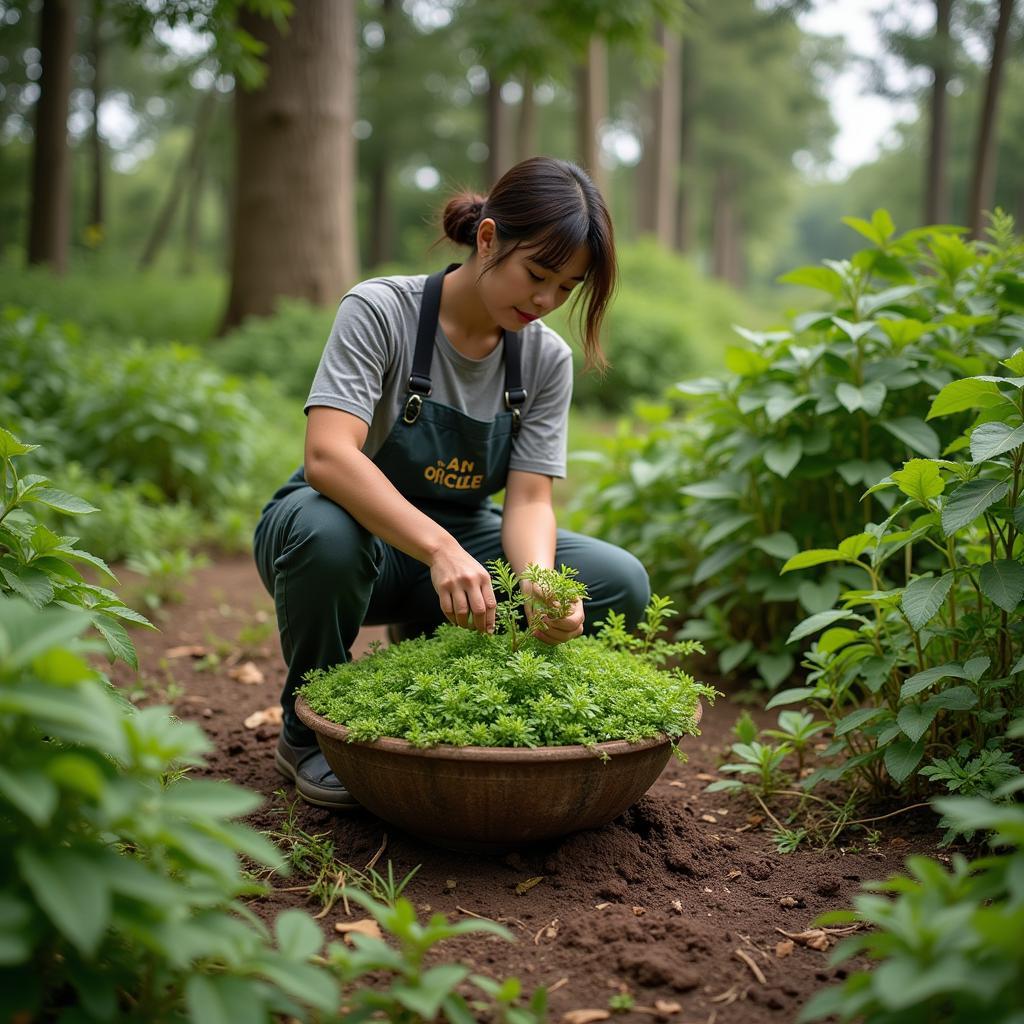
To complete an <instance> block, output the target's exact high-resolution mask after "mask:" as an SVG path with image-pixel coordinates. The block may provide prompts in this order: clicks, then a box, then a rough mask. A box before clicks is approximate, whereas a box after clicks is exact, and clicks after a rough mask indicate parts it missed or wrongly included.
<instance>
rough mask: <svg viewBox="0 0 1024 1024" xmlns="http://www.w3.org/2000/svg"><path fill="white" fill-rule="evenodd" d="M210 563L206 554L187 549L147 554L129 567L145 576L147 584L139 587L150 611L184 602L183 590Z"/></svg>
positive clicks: (139, 556) (133, 560) (143, 553)
mask: <svg viewBox="0 0 1024 1024" xmlns="http://www.w3.org/2000/svg"><path fill="white" fill-rule="evenodd" d="M209 564H210V560H209V559H208V558H207V557H206V555H203V554H198V555H196V554H193V553H192V552H191V551H189V550H187V549H186V548H175V549H174V550H173V551H163V552H156V551H144V552H142V554H140V555H137V556H135V557H134V558H131V559H129V560H128V568H129V569H131V570H132V571H133V572H137V573H139V575H140V576H144V577H145V579H146V582H145V583H144V584H142V585H141V586H140V588H139V597H140V599H141V600H142V601H143V602H144V603H145V604H146V606H147V607H148V608H150V609H153V610H155V609H157V608H159V607H161V606H162V605H164V604H178V603H180V602H181V601H182V600H184V597H185V595H184V592H183V591H182V589H181V587H182V585H183V584H184V582H185V581H186V580H187V579H188V578H189V577H190V576H191V575H192V573H194V572H195V571H196V570H197V569H202V568H204V567H205V566H207V565H209Z"/></svg>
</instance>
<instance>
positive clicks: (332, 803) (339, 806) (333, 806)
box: [274, 750, 360, 811]
mask: <svg viewBox="0 0 1024 1024" xmlns="http://www.w3.org/2000/svg"><path fill="white" fill-rule="evenodd" d="M274 765H275V767H276V768H277V772H278V774H279V775H283V776H284V777H285V778H286V779H289V780H290V781H291V782H293V783H294V784H295V792H296V793H298V794H299V796H300V797H301V798H302V799H303V800H304V801H305V802H306V803H307V804H312V805H313V806H314V807H324V808H326V809H327V810H329V811H354V810H355V809H356V808H358V807H359V806H360V804H359V802H358V801H357V800H355V799H354V798H353V797H352V796H349V798H348V800H339V799H338V798H337V795H336V794H337V790H331V789H326V788H324V787H322V786H316V785H312V784H310V783H308V782H307V783H302V784H301V785H300V783H299V778H298V774H297V773H296V771H295V768H294V767H293V766H292V765H291V764H289V763H288V761H287V760H285V758H284V757H282V756H281V751H280V750H278V751H275V752H274Z"/></svg>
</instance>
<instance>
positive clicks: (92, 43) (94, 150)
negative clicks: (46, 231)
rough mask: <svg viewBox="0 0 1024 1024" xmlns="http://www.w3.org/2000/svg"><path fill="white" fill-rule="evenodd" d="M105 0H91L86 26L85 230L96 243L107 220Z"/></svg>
mask: <svg viewBox="0 0 1024 1024" xmlns="http://www.w3.org/2000/svg"><path fill="white" fill-rule="evenodd" d="M103 7H104V0H93V4H92V18H91V21H90V26H89V37H90V38H89V52H90V60H91V62H92V83H91V86H92V87H91V90H90V91H91V92H92V124H91V125H90V126H89V163H90V165H91V167H92V180H91V183H90V184H91V185H92V192H91V196H90V201H89V216H88V229H87V230H88V231H89V233H90V235H91V236H92V237H93V238H94V239H95V242H96V244H99V242H100V241H101V240H102V238H103V226H104V222H105V220H106V201H105V195H104V193H105V181H104V178H105V174H104V164H105V163H106V160H105V158H104V153H103V137H102V136H101V135H100V106H101V105H102V103H103V90H104V89H105V88H106V82H105V76H106V55H105V54H104V47H105V44H106V40H105V39H104V32H103Z"/></svg>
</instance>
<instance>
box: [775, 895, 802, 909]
mask: <svg viewBox="0 0 1024 1024" xmlns="http://www.w3.org/2000/svg"><path fill="white" fill-rule="evenodd" d="M801 903H803V900H801V899H798V898H797V897H796V896H780V897H779V906H780V907H789V908H792V907H799V906H800V904H801Z"/></svg>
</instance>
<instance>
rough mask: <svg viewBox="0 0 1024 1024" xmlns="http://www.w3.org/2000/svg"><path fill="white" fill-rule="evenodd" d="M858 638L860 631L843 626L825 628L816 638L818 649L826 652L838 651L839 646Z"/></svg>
mask: <svg viewBox="0 0 1024 1024" xmlns="http://www.w3.org/2000/svg"><path fill="white" fill-rule="evenodd" d="M859 638H860V633H858V632H857V630H855V629H847V628H846V627H845V626H833V627H832V629H826V630H825V632H824V633H822V634H821V636H820V637H819V638H818V650H819V651H823V652H824V653H826V654H831V653H832V652H833V651H838V650H839V648H840V647H845V646H846V645H847V644H852V643H853V642H854V641H855V640H858V639H859Z"/></svg>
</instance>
